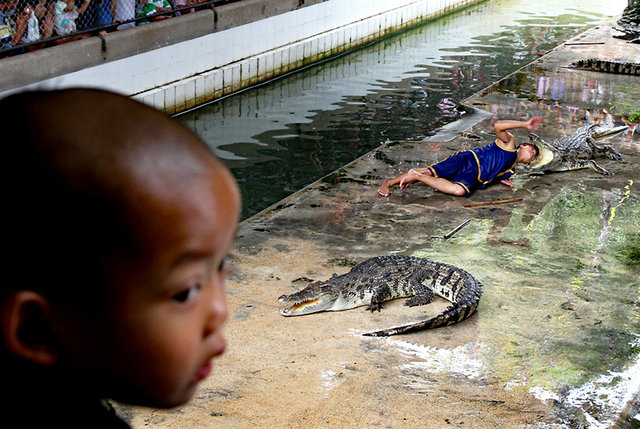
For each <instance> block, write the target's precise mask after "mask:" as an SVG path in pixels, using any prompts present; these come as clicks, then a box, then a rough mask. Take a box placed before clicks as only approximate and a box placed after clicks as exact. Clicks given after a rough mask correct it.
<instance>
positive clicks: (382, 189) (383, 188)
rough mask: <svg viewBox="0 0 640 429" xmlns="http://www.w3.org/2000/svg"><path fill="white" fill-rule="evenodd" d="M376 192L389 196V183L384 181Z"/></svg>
mask: <svg viewBox="0 0 640 429" xmlns="http://www.w3.org/2000/svg"><path fill="white" fill-rule="evenodd" d="M378 194H380V196H383V197H385V198H386V197H388V196H389V194H390V193H389V184H388V183H387V182H384V183H383V184H382V186H380V187H379V188H378Z"/></svg>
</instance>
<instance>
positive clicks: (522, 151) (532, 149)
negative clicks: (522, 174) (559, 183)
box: [517, 143, 538, 164]
mask: <svg viewBox="0 0 640 429" xmlns="http://www.w3.org/2000/svg"><path fill="white" fill-rule="evenodd" d="M537 156H538V148H537V147H536V145H534V144H531V143H522V144H520V145H519V146H518V157H517V160H518V162H520V163H524V164H530V163H531V162H533V160H534V159H536V157H537Z"/></svg>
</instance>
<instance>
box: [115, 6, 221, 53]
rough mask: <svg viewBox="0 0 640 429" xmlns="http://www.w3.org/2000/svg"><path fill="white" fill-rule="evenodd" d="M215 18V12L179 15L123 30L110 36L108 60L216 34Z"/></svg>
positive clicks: (207, 11)
mask: <svg viewBox="0 0 640 429" xmlns="http://www.w3.org/2000/svg"><path fill="white" fill-rule="evenodd" d="M214 31H216V30H215V17H214V13H213V11H212V10H210V9H209V10H203V11H199V12H198V13H190V14H186V15H181V16H176V17H173V18H171V19H166V20H164V21H158V22H152V23H150V24H147V25H141V26H138V27H134V28H131V29H127V30H123V31H115V32H113V33H109V34H108V35H107V36H106V37H105V39H106V41H107V51H106V53H105V58H104V60H105V61H114V60H119V59H121V58H127V57H130V56H132V55H137V54H141V53H144V52H149V51H152V50H154V49H158V48H162V47H165V46H169V45H173V44H175V43H180V42H184V41H185V40H191V39H195V38H197V37H201V36H205V35H207V34H211V33H213V32H214Z"/></svg>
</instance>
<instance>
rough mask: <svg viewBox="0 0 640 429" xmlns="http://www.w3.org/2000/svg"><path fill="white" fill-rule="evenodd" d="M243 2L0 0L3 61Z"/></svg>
mask: <svg viewBox="0 0 640 429" xmlns="http://www.w3.org/2000/svg"><path fill="white" fill-rule="evenodd" d="M236 1H240V0H0V58H4V57H7V56H13V55H18V54H22V53H25V52H30V51H34V50H37V49H42V48H45V47H48V46H56V45H59V44H62V43H67V42H71V41H74V40H79V39H82V38H86V37H91V36H99V37H100V36H104V35H105V34H106V33H109V32H112V31H118V30H124V29H127V28H131V27H135V26H139V25H145V24H149V23H150V22H153V21H160V20H164V19H168V18H171V17H173V16H179V15H181V14H187V13H194V12H197V11H199V10H203V9H206V8H214V6H219V5H223V4H228V3H233V2H236Z"/></svg>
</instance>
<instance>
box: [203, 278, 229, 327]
mask: <svg viewBox="0 0 640 429" xmlns="http://www.w3.org/2000/svg"><path fill="white" fill-rule="evenodd" d="M224 290H225V289H224V288H223V287H216V291H215V293H214V296H213V298H212V299H211V302H210V303H209V306H208V308H207V319H206V322H205V329H204V333H203V335H204V336H205V337H208V336H209V335H211V334H214V333H215V332H217V331H218V330H219V329H220V328H221V327H222V325H224V322H226V320H227V317H228V315H229V313H228V309H227V297H226V294H225V292H224Z"/></svg>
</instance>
